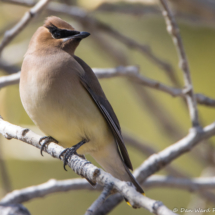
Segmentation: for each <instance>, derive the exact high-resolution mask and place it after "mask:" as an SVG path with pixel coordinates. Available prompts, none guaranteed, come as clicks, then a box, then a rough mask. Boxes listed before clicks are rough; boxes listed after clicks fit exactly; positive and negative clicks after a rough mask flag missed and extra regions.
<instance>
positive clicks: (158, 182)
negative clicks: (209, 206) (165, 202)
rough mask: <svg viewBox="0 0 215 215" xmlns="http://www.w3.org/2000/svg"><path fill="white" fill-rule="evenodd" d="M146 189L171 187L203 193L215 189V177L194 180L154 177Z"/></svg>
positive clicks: (146, 185) (147, 183)
mask: <svg viewBox="0 0 215 215" xmlns="http://www.w3.org/2000/svg"><path fill="white" fill-rule="evenodd" d="M144 187H147V188H155V187H169V188H178V189H184V190H187V191H190V192H196V191H201V190H205V189H215V177H205V178H204V177H200V178H193V179H186V178H175V177H168V176H161V175H154V176H151V177H150V178H148V179H147V180H146V181H145V183H144Z"/></svg>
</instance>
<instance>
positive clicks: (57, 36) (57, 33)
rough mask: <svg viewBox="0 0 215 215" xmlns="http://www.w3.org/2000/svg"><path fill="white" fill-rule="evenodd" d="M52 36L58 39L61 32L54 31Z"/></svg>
mask: <svg viewBox="0 0 215 215" xmlns="http://www.w3.org/2000/svg"><path fill="white" fill-rule="evenodd" d="M53 36H54V38H55V39H60V38H61V33H60V32H59V31H56V32H54V33H53Z"/></svg>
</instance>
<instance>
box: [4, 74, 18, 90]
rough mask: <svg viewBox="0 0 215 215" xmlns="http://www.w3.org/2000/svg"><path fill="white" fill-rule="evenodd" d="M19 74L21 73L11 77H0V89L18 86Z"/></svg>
mask: <svg viewBox="0 0 215 215" xmlns="http://www.w3.org/2000/svg"><path fill="white" fill-rule="evenodd" d="M20 73H21V72H17V73H15V74H12V75H7V76H2V77H0V89H1V88H3V87H6V86H9V85H13V84H18V83H19V79H20Z"/></svg>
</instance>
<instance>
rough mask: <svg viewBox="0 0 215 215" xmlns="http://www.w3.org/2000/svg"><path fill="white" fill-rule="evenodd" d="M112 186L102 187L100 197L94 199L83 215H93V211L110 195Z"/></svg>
mask: <svg viewBox="0 0 215 215" xmlns="http://www.w3.org/2000/svg"><path fill="white" fill-rule="evenodd" d="M112 188H113V186H112V185H107V186H105V187H104V189H103V191H102V193H101V195H100V196H99V197H98V199H96V201H95V202H93V204H92V205H91V206H90V207H89V208H88V209H87V211H86V213H85V215H93V214H94V213H95V211H96V210H97V209H98V208H99V207H100V206H101V205H102V204H103V203H104V201H105V199H106V198H107V197H108V196H109V195H110V192H111V190H112Z"/></svg>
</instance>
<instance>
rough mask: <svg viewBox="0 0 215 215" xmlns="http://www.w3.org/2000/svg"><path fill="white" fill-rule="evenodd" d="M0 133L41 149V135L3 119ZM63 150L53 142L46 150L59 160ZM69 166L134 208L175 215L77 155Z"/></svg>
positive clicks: (70, 161) (161, 214)
mask: <svg viewBox="0 0 215 215" xmlns="http://www.w3.org/2000/svg"><path fill="white" fill-rule="evenodd" d="M0 133H1V134H2V135H3V136H4V137H5V138H7V139H12V138H15V139H18V140H21V141H23V142H26V143H28V144H30V145H33V146H35V147H37V148H41V145H40V144H39V140H40V138H41V136H40V135H37V134H35V133H34V132H32V131H30V130H29V129H26V128H22V127H19V126H16V125H13V124H10V123H8V122H6V121H4V120H3V119H0ZM63 150H64V148H63V147H61V146H59V145H57V144H55V143H53V142H52V143H50V144H49V145H48V146H47V148H45V149H44V151H45V152H47V153H48V154H50V155H51V156H52V157H54V158H58V159H59V155H60V154H61V152H62V151H63ZM68 166H69V167H70V168H71V169H72V170H73V171H74V172H75V173H77V174H78V175H81V176H83V177H85V178H87V179H88V180H89V181H91V183H92V184H96V183H98V184H100V185H101V186H106V185H110V184H112V185H113V189H114V190H117V191H118V192H120V193H121V194H122V195H123V196H124V197H125V198H126V199H128V201H129V202H130V204H131V205H132V206H133V207H143V208H145V209H147V210H149V211H150V212H153V213H155V214H157V215H173V214H174V215H175V213H173V212H172V211H171V210H169V209H168V208H167V207H166V206H165V205H163V203H161V202H158V201H155V200H152V199H149V198H147V197H145V196H143V195H141V194H140V193H139V192H137V191H136V189H135V188H134V187H133V186H131V185H130V184H128V183H127V182H124V181H120V180H118V179H116V178H114V177H113V176H112V175H110V174H109V173H106V172H104V171H103V170H101V169H99V168H97V167H95V166H94V165H93V164H91V163H90V162H89V161H87V160H84V159H82V158H80V157H79V156H77V155H75V154H74V155H72V156H71V158H70V159H69V161H68Z"/></svg>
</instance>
